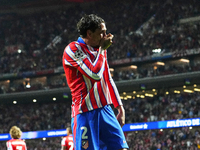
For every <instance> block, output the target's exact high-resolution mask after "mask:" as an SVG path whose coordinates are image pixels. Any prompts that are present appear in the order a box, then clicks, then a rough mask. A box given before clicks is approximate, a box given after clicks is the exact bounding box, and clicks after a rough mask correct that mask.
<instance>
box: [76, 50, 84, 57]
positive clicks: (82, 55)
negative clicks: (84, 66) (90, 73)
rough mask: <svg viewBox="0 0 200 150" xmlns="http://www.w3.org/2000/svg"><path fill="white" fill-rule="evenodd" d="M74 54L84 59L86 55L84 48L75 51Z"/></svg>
mask: <svg viewBox="0 0 200 150" xmlns="http://www.w3.org/2000/svg"><path fill="white" fill-rule="evenodd" d="M74 56H75V57H76V58H78V59H83V58H84V56H85V53H84V52H83V51H82V50H77V51H76V52H75V53H74Z"/></svg>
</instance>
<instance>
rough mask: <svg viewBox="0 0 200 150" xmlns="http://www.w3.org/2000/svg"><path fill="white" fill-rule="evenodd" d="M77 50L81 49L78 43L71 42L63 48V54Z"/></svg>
mask: <svg viewBox="0 0 200 150" xmlns="http://www.w3.org/2000/svg"><path fill="white" fill-rule="evenodd" d="M78 49H81V46H80V43H79V42H77V41H73V42H71V43H69V44H68V45H67V46H66V47H65V52H67V53H68V52H76V51H77V50H78Z"/></svg>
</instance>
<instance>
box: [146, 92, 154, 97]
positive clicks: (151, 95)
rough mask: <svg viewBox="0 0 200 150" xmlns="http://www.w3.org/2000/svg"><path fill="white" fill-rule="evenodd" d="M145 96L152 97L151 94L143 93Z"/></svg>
mask: <svg viewBox="0 0 200 150" xmlns="http://www.w3.org/2000/svg"><path fill="white" fill-rule="evenodd" d="M145 96H148V97H153V94H148V93H145Z"/></svg>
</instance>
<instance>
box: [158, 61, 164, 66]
mask: <svg viewBox="0 0 200 150" xmlns="http://www.w3.org/2000/svg"><path fill="white" fill-rule="evenodd" d="M156 64H157V65H160V66H164V65H165V63H164V62H160V61H158V62H157V63H156Z"/></svg>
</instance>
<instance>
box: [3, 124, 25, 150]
mask: <svg viewBox="0 0 200 150" xmlns="http://www.w3.org/2000/svg"><path fill="white" fill-rule="evenodd" d="M9 133H10V136H11V138H12V139H11V140H9V141H7V142H6V146H7V150H27V149H26V143H25V142H24V141H23V140H21V139H20V138H21V136H22V131H21V130H20V128H18V127H17V126H13V127H12V128H11V129H10V132H9Z"/></svg>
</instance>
